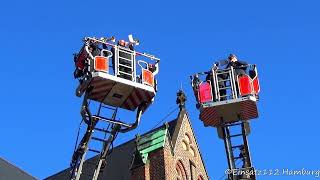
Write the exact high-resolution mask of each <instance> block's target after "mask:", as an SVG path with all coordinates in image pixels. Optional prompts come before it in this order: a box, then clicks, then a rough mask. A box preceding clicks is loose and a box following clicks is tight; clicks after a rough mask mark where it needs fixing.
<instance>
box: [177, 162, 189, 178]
mask: <svg viewBox="0 0 320 180" xmlns="http://www.w3.org/2000/svg"><path fill="white" fill-rule="evenodd" d="M176 172H177V178H176V179H177V180H187V172H186V169H185V168H184V166H183V163H182V161H181V160H179V161H178V162H177V164H176Z"/></svg>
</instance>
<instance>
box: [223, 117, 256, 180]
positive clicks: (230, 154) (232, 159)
mask: <svg viewBox="0 0 320 180" xmlns="http://www.w3.org/2000/svg"><path fill="white" fill-rule="evenodd" d="M236 130H238V131H239V130H240V132H237V133H233V132H234V131H236ZM249 133H250V127H249V122H246V121H245V122H240V123H233V124H226V125H225V126H222V127H218V134H219V137H220V138H222V139H223V140H224V143H225V149H226V154H227V159H228V166H229V170H231V172H232V173H230V174H229V175H228V176H229V177H228V178H229V180H241V179H250V180H255V179H256V178H255V175H254V174H253V175H248V174H244V173H245V172H246V171H247V172H254V168H253V167H252V164H251V159H250V152H249V146H248V140H247V135H249ZM235 140H238V142H237V144H236V143H235V142H234V141H235ZM239 141H240V142H239ZM233 144H236V145H233ZM236 152H239V154H236ZM237 160H241V161H240V162H242V163H238V162H239V161H238V162H237ZM240 165H241V166H240ZM233 172H234V173H233Z"/></svg>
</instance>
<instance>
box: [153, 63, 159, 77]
mask: <svg viewBox="0 0 320 180" xmlns="http://www.w3.org/2000/svg"><path fill="white" fill-rule="evenodd" d="M155 68H156V70H155V71H154V72H153V73H152V74H153V76H156V75H157V74H158V73H159V61H157V62H156V64H155Z"/></svg>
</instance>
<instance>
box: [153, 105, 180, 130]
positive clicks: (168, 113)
mask: <svg viewBox="0 0 320 180" xmlns="http://www.w3.org/2000/svg"><path fill="white" fill-rule="evenodd" d="M177 109H179V107H176V108H174V109H173V110H172V111H170V112H169V113H168V114H167V115H166V116H165V117H164V118H163V119H161V120H160V121H159V122H158V123H157V124H156V125H155V126H154V127H153V128H152V129H154V128H156V127H157V126H158V125H159V124H160V123H162V122H163V121H164V120H165V119H166V118H168V117H169V116H170V115H171V114H172V113H174V112H175V111H176V110H177Z"/></svg>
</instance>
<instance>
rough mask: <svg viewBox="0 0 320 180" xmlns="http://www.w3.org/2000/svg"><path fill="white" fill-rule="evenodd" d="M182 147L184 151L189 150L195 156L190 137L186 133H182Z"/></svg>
mask: <svg viewBox="0 0 320 180" xmlns="http://www.w3.org/2000/svg"><path fill="white" fill-rule="evenodd" d="M182 149H183V150H185V151H189V153H190V154H191V155H192V156H193V157H196V150H195V148H194V146H193V143H192V140H191V137H190V135H189V134H188V133H185V134H184V138H183V140H182Z"/></svg>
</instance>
